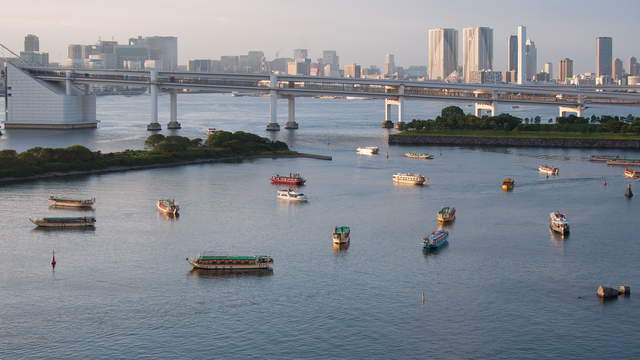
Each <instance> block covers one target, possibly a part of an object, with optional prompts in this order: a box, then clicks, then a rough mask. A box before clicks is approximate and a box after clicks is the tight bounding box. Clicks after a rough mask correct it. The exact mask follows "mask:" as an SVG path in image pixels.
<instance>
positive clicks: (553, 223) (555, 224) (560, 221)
mask: <svg viewBox="0 0 640 360" xmlns="http://www.w3.org/2000/svg"><path fill="white" fill-rule="evenodd" d="M549 227H550V228H551V230H553V231H555V232H557V233H560V234H561V235H562V236H564V235H566V234H568V233H569V222H568V221H567V217H566V216H565V215H564V214H563V213H561V212H560V211H554V212H552V213H550V214H549Z"/></svg>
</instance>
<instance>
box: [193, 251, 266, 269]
mask: <svg viewBox="0 0 640 360" xmlns="http://www.w3.org/2000/svg"><path fill="white" fill-rule="evenodd" d="M187 262H188V263H189V264H190V265H191V266H193V268H194V269H205V270H259V269H265V270H266V269H271V265H272V264H273V259H272V258H271V256H264V255H257V256H224V255H216V254H210V253H202V254H198V255H196V256H193V257H191V258H187Z"/></svg>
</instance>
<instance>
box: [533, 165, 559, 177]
mask: <svg viewBox="0 0 640 360" xmlns="http://www.w3.org/2000/svg"><path fill="white" fill-rule="evenodd" d="M538 171H539V172H541V173H543V174H546V175H551V176H557V175H558V173H560V169H558V168H557V167H553V166H549V165H540V166H538Z"/></svg>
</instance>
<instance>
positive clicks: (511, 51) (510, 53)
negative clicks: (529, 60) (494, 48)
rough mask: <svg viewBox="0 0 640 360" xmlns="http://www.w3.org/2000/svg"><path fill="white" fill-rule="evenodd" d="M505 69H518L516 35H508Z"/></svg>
mask: <svg viewBox="0 0 640 360" xmlns="http://www.w3.org/2000/svg"><path fill="white" fill-rule="evenodd" d="M507 70H509V71H511V70H515V71H518V35H511V36H509V42H508V44H507Z"/></svg>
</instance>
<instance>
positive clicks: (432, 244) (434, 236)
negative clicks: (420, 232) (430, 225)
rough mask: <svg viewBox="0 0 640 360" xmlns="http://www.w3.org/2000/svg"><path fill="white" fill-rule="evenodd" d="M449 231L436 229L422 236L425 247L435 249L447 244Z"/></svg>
mask: <svg viewBox="0 0 640 360" xmlns="http://www.w3.org/2000/svg"><path fill="white" fill-rule="evenodd" d="M448 237H449V232H448V231H446V230H436V231H434V232H432V233H431V234H429V236H427V237H425V238H422V241H423V243H424V245H423V248H424V249H425V250H435V249H438V248H441V247H443V246H445V245H447V243H448V240H447V238H448Z"/></svg>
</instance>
